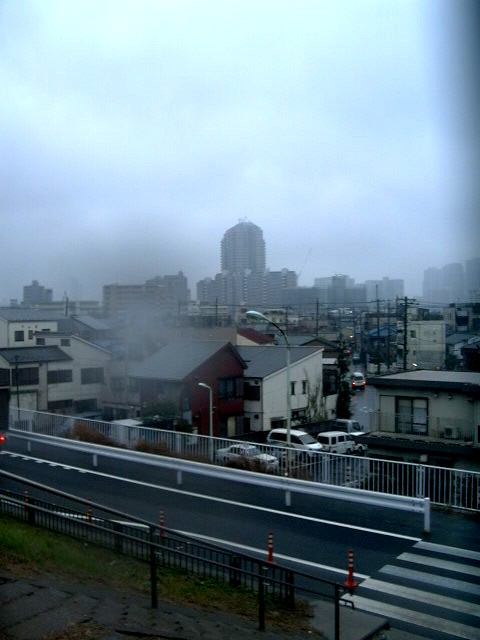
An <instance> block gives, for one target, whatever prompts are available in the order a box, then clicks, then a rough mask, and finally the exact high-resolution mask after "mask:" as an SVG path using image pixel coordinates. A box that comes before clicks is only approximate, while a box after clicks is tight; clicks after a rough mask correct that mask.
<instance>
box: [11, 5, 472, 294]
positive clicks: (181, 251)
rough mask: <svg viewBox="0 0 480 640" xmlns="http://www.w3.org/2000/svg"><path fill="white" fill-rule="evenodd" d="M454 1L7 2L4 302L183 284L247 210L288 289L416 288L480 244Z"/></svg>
mask: <svg viewBox="0 0 480 640" xmlns="http://www.w3.org/2000/svg"><path fill="white" fill-rule="evenodd" d="M448 6H449V5H448V3H447V2H445V3H444V2H443V0H418V1H412V2H400V1H399V2H395V1H394V2H384V1H383V0H357V1H347V0H345V2H341V3H333V2H332V3H330V2H318V1H317V0H311V1H309V0H299V1H296V2H293V1H285V2H273V1H270V0H264V1H262V2H253V1H251V0H241V1H240V0H239V1H231V2H223V1H222V2H220V1H213V0H211V1H209V0H205V1H204V2H198V1H196V0H195V1H194V0H184V1H182V2H176V1H174V0H162V1H159V0H123V1H121V0H82V1H80V0H79V1H78V2H77V1H76V0H70V1H69V2H63V0H48V2H45V1H44V0H3V2H1V3H0V86H1V87H2V100H1V101H0V151H1V156H0V158H1V159H0V162H1V181H2V184H1V191H0V211H1V214H2V230H3V233H2V234H1V236H0V256H1V258H0V259H1V261H2V270H3V273H4V278H3V283H2V284H3V286H2V290H1V291H0V300H2V299H3V300H6V299H8V298H10V297H18V298H21V291H22V286H23V285H24V284H28V283H29V282H30V281H31V280H32V279H34V278H35V279H38V280H40V282H41V283H42V284H43V285H44V286H48V287H52V288H53V289H54V293H55V297H61V295H62V294H63V292H64V291H67V292H68V291H69V289H70V288H71V287H72V284H71V283H72V280H73V279H75V280H76V281H78V283H80V284H81V287H82V291H83V295H84V296H90V297H100V295H101V285H102V284H106V283H111V282H143V281H144V280H145V279H147V278H150V277H153V276H154V275H162V274H166V273H176V272H177V271H179V270H180V269H182V270H183V271H184V272H185V273H186V275H187V277H188V279H189V284H190V287H191V288H192V290H193V292H194V291H195V284H196V282H197V281H198V280H199V279H201V278H203V277H206V276H213V275H214V274H215V273H216V272H218V271H219V269H220V256H219V245H220V240H221V237H222V235H223V233H224V232H225V230H226V229H228V228H230V227H231V226H233V225H234V224H236V222H237V221H238V219H239V218H243V217H247V218H248V219H249V220H251V221H252V222H254V223H255V224H257V225H259V226H260V227H261V228H262V229H263V231H264V237H265V241H266V246H267V263H268V266H269V267H270V268H271V269H279V268H282V267H288V268H291V269H294V270H296V271H298V272H300V284H303V285H311V284H312V283H313V279H314V278H315V277H322V276H328V275H332V274H334V273H347V274H349V275H351V276H352V277H354V278H355V279H356V280H357V281H358V282H361V281H363V280H365V279H372V278H380V277H382V276H389V277H392V278H404V279H405V281H406V284H407V293H409V294H410V295H415V294H418V293H419V292H420V283H421V279H422V276H423V270H424V269H425V268H427V267H429V266H442V265H443V264H445V263H448V262H456V261H463V260H465V259H467V258H469V257H473V256H474V255H476V254H478V237H479V234H478V233H477V232H478V226H476V224H477V223H476V219H477V218H476V216H475V214H476V213H478V212H477V210H476V207H477V202H478V201H477V200H476V196H477V195H478V194H476V193H473V189H472V186H471V185H472V182H473V175H474V173H473V172H472V175H471V176H470V177H469V175H468V172H466V168H467V167H468V169H469V171H471V170H472V167H475V166H478V164H476V163H477V160H478V157H477V156H473V157H472V154H474V151H473V149H475V148H476V147H475V142H476V141H478V138H477V140H475V136H474V135H472V134H473V133H475V125H471V123H470V124H469V122H470V121H468V120H467V117H466V116H465V113H467V109H466V107H467V105H471V104H472V100H471V98H472V96H468V95H467V92H466V91H465V87H466V85H467V84H468V80H467V82H466V83H463V82H462V81H461V79H459V78H458V70H459V69H465V60H466V59H470V58H471V57H472V52H471V51H470V50H469V48H468V46H466V45H465V42H464V39H462V36H463V35H464V34H463V32H462V24H464V23H462V21H461V20H459V21H457V22H456V23H455V24H454V26H453V27H452V26H451V24H452V20H450V21H449V20H445V18H446V17H448V16H449V13H448V11H447V9H448ZM463 6H467V5H466V4H465V5H463ZM453 22H455V21H453ZM455 25H457V26H456V27H455ZM453 54H455V55H453ZM473 66H474V65H473ZM452 89H454V90H455V92H456V97H452ZM464 94H465V95H464ZM459 120H460V122H461V123H463V126H460V127H458V126H456V123H457V122H458V121H459ZM471 122H473V119H472V121H471ZM477 133H478V131H477ZM467 158H468V161H467V160H466V159H467ZM471 180H472V181H471Z"/></svg>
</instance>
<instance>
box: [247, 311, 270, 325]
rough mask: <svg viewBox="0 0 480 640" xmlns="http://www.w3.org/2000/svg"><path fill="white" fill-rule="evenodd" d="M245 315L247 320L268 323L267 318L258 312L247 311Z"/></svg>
mask: <svg viewBox="0 0 480 640" xmlns="http://www.w3.org/2000/svg"><path fill="white" fill-rule="evenodd" d="M245 315H246V316H247V318H251V319H252V320H263V321H266V322H269V319H268V318H267V316H264V315H263V313H260V311H253V310H251V311H247V312H246V314H245Z"/></svg>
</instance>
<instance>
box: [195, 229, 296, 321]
mask: <svg viewBox="0 0 480 640" xmlns="http://www.w3.org/2000/svg"><path fill="white" fill-rule="evenodd" d="M220 248H221V273H217V275H216V276H215V278H214V279H212V278H204V279H203V280H201V281H200V282H198V283H197V300H198V301H199V302H200V303H202V304H220V305H227V306H229V307H230V311H231V313H232V316H235V315H236V313H237V312H238V310H239V309H240V307H242V306H244V305H248V306H251V307H257V308H263V307H265V306H277V305H279V304H281V301H282V299H283V292H284V291H285V290H286V289H287V288H289V287H296V285H297V275H296V273H295V272H294V271H289V270H288V269H282V270H281V271H270V270H269V269H267V268H266V266H265V241H264V239H263V231H262V230H261V229H260V227H258V226H257V225H255V224H253V223H252V222H247V221H246V220H241V221H240V222H239V223H238V224H236V225H235V226H234V227H232V228H231V229H228V230H227V231H226V232H225V234H224V236H223V238H222V241H221V247H220Z"/></svg>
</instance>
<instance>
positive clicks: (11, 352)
mask: <svg viewBox="0 0 480 640" xmlns="http://www.w3.org/2000/svg"><path fill="white" fill-rule="evenodd" d="M0 356H1V357H2V358H3V359H4V360H6V361H7V362H8V363H9V364H17V363H18V364H26V363H30V362H61V361H65V360H72V358H71V357H70V356H69V355H68V354H66V353H65V352H64V351H62V350H61V349H60V348H59V347H56V346H51V347H21V348H16V347H14V348H10V349H0Z"/></svg>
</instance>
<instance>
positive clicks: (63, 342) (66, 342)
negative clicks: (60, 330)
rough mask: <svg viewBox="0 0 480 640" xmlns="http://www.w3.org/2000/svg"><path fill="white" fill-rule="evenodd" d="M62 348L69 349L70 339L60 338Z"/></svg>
mask: <svg viewBox="0 0 480 640" xmlns="http://www.w3.org/2000/svg"><path fill="white" fill-rule="evenodd" d="M60 346H61V347H69V346H70V338H60Z"/></svg>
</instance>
